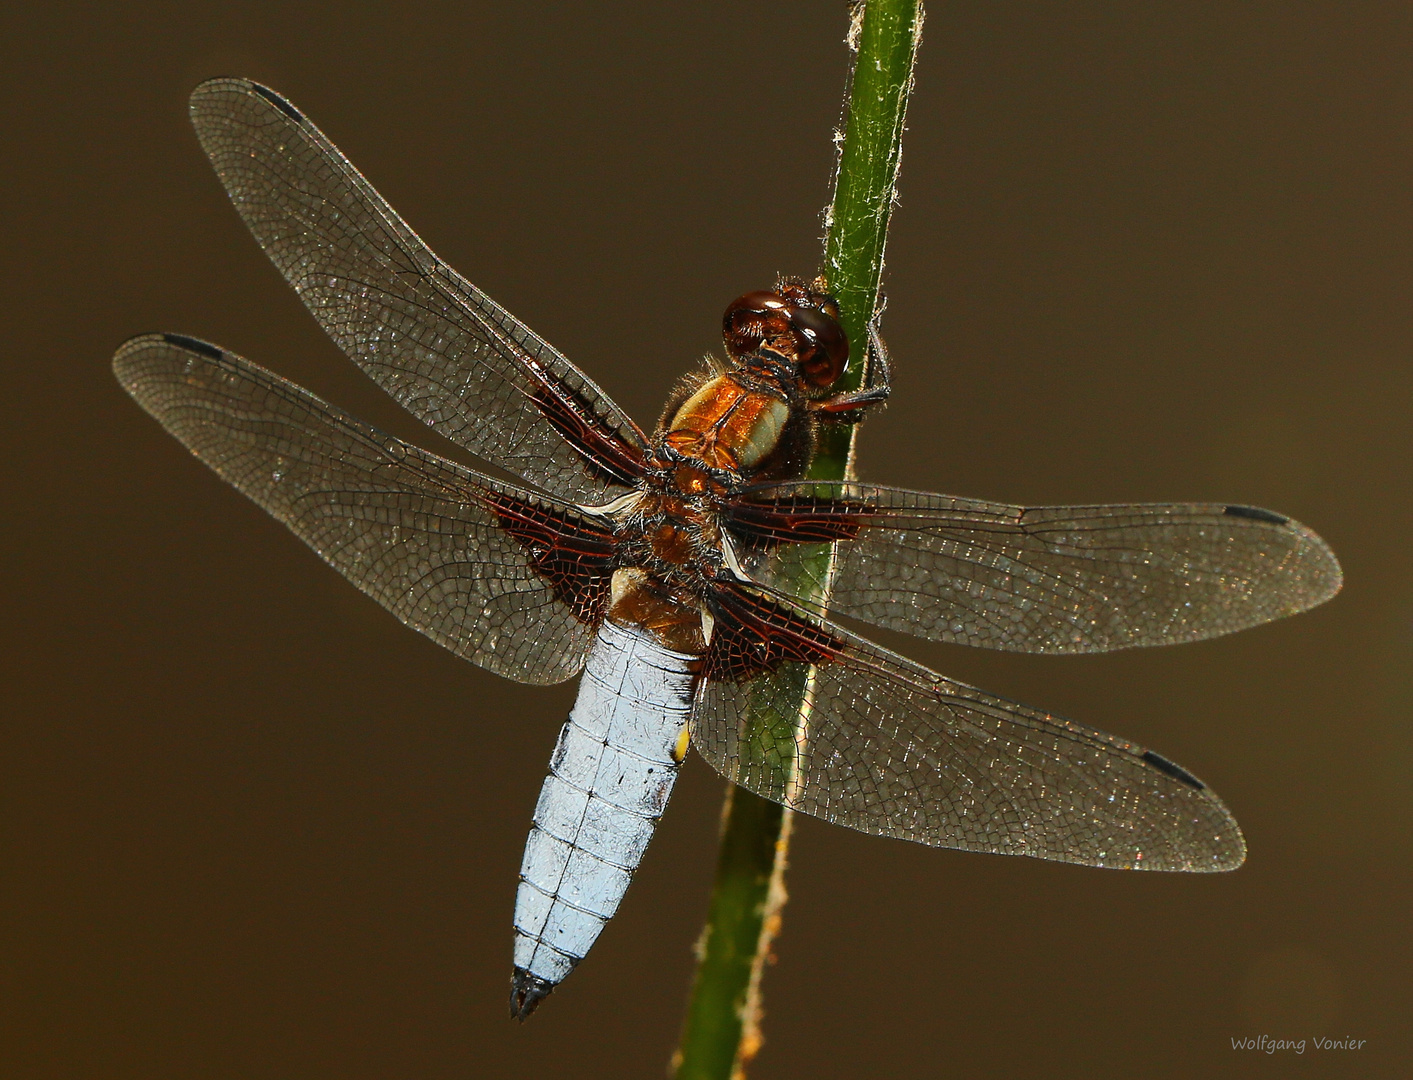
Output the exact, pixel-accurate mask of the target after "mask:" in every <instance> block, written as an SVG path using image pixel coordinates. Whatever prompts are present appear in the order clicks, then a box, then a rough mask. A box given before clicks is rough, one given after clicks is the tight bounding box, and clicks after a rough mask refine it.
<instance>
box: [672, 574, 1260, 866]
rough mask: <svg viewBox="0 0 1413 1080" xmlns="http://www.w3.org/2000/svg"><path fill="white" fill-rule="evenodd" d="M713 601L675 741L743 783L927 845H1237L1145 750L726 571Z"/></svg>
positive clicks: (1120, 859)
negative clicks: (856, 631) (707, 645)
mask: <svg viewBox="0 0 1413 1080" xmlns="http://www.w3.org/2000/svg"><path fill="white" fill-rule="evenodd" d="M718 603H719V610H718V611H717V618H716V625H715V630H714V634H713V637H712V642H711V649H710V652H709V653H708V656H707V661H706V668H705V672H704V674H705V677H704V678H703V680H702V681H701V683H700V684H699V686H698V691H697V699H696V702H695V708H694V711H693V716H692V744H693V745H694V746H695V747H696V748H697V749H698V751H700V752H701V754H702V756H703V757H705V758H706V759H707V761H709V762H710V763H711V764H712V766H713V767H715V768H716V769H717V770H718V771H719V772H720V773H721V774H722V775H723V776H725V777H726V778H727V779H728V780H732V781H734V782H735V783H737V784H740V785H741V786H742V787H744V788H747V789H748V790H750V791H753V792H755V793H756V794H758V795H761V796H764V797H765V798H767V799H772V800H774V801H776V802H780V803H784V804H785V805H786V806H790V807H793V808H794V809H796V810H799V811H802V812H804V813H807V814H812V815H814V816H815V817H821V818H824V819H825V820H826V821H832V822H834V823H835V824H838V825H847V826H848V827H849V828H852V829H858V830H859V831H860V832H866V833H873V834H876V835H882V836H893V837H898V838H900V839H903V840H913V841H916V842H918V843H921V844H928V845H931V846H934V847H950V848H960V849H962V850H965V851H985V852H992V853H995V854H1004V855H1029V856H1032V857H1034V858H1039V859H1053V860H1057V861H1060V862H1071V863H1082V864H1085V865H1089V866H1107V867H1119V868H1127V869H1149V870H1197V871H1203V870H1208V871H1210V870H1231V869H1234V868H1235V867H1237V866H1239V865H1241V862H1242V860H1243V859H1244V858H1245V853H1246V846H1245V842H1244V841H1243V839H1242V836H1241V831H1240V829H1239V828H1238V827H1237V824H1236V821H1235V820H1234V819H1233V818H1232V816H1231V814H1230V813H1229V812H1228V811H1227V809H1226V807H1225V806H1223V805H1222V802H1221V800H1220V799H1218V798H1217V797H1216V796H1215V795H1214V794H1213V793H1212V792H1211V791H1209V790H1207V788H1206V787H1205V786H1203V784H1202V782H1201V781H1200V780H1198V779H1197V778H1196V777H1194V776H1192V775H1191V774H1190V773H1188V772H1187V771H1186V770H1184V769H1182V768H1180V767H1179V766H1177V765H1174V764H1173V763H1172V762H1170V761H1168V760H1166V759H1165V758H1163V757H1161V756H1159V755H1157V754H1155V753H1153V752H1152V751H1150V750H1145V749H1144V748H1143V747H1141V746H1135V745H1134V744H1132V743H1128V742H1124V741H1123V740H1121V739H1116V738H1114V737H1113V736H1112V735H1106V734H1104V733H1103V732H1101V731H1095V730H1093V729H1092V728H1087V727H1083V726H1081V725H1079V724H1076V723H1074V722H1072V721H1069V720H1064V719H1061V718H1060V717H1056V716H1051V715H1049V714H1047V713H1042V712H1039V711H1037V710H1035V709H1031V708H1028V707H1026V706H1024V705H1018V704H1016V703H1015V702H1012V701H1006V700H1004V699H1002V698H998V697H993V696H992V695H990V694H987V693H984V692H983V691H980V690H976V689H974V688H972V687H970V686H964V685H962V684H961V683H958V682H953V681H952V680H951V679H947V678H944V677H943V676H941V675H938V674H935V673H934V672H931V671H928V670H927V669H926V668H923V667H920V666H919V665H917V664H914V663H912V662H910V661H908V660H906V659H904V658H903V657H901V656H898V655H896V654H894V653H890V652H888V651H886V650H884V649H881V648H879V647H877V646H875V645H872V644H870V643H869V642H867V641H864V640H863V639H861V638H858V637H855V636H854V635H852V634H849V633H848V632H847V631H845V630H843V629H841V628H839V627H837V626H833V625H831V624H829V623H820V622H817V621H815V620H814V619H812V618H810V617H809V616H808V615H807V614H806V613H805V612H804V611H803V610H802V609H799V608H796V607H794V606H793V605H787V604H782V603H778V602H775V601H773V600H769V599H765V598H762V597H760V596H756V595H753V594H752V593H751V592H749V591H747V590H743V589H740V588H727V589H725V590H723V591H722V592H721V593H720V594H719V595H718ZM802 690H803V691H804V693H805V696H806V700H807V702H808V707H807V712H806V715H807V719H806V720H805V721H804V722H803V724H802V725H801V724H800V723H799V722H797V719H796V714H797V709H796V706H797V704H798V702H799V701H800V700H801V698H800V694H801V691H802Z"/></svg>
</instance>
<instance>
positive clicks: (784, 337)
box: [721, 278, 849, 390]
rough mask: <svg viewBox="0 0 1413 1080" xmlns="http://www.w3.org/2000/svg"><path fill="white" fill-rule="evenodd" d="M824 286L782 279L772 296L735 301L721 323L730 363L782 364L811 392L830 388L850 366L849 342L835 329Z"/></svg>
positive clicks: (835, 314)
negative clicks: (732, 361)
mask: <svg viewBox="0 0 1413 1080" xmlns="http://www.w3.org/2000/svg"><path fill="white" fill-rule="evenodd" d="M822 286H823V282H822V281H818V280H817V281H815V282H806V281H804V280H803V279H801V278H784V279H782V280H781V281H780V283H779V284H778V285H777V286H776V287H775V290H774V291H768V290H761V291H758V292H749V293H746V294H745V295H744V296H738V297H737V298H736V299H735V300H733V301H731V303H730V305H729V306H728V307H727V308H726V314H725V315H723V316H722V319H721V329H722V337H723V338H724V340H725V342H726V351H727V353H729V354H730V356H731V358H732V359H733V360H736V361H739V362H741V363H745V364H750V363H751V362H752V360H757V361H759V362H762V363H764V364H767V365H769V366H774V365H776V364H779V363H780V362H781V361H782V360H783V361H785V362H786V364H787V365H788V366H789V367H790V369H791V371H792V372H793V374H794V376H795V377H796V378H798V379H800V380H801V381H802V382H804V384H805V385H806V387H807V388H809V389H811V390H825V389H828V388H829V387H831V386H833V385H834V383H835V382H836V381H837V380H838V378H839V377H840V376H841V375H843V374H844V372H845V371H846V370H847V369H848V366H849V338H848V335H846V334H845V333H844V328H843V327H842V326H840V325H839V304H838V301H836V300H835V299H834V297H832V296H830V295H829V294H828V293H826V292H824V291H823V289H822Z"/></svg>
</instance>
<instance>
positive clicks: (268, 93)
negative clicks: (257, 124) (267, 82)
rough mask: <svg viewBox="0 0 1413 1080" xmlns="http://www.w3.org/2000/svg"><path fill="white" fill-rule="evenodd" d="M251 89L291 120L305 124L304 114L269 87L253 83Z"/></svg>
mask: <svg viewBox="0 0 1413 1080" xmlns="http://www.w3.org/2000/svg"><path fill="white" fill-rule="evenodd" d="M250 89H252V90H254V91H255V92H256V93H257V94H259V95H260V96H261V97H262V98H264V99H265V100H266V101H268V102H269V103H270V104H271V105H273V106H274V107H275V108H277V109H279V110H280V112H282V113H284V114H285V115H286V116H288V117H289V118H290V119H291V120H293V121H295V122H296V123H300V124H302V123H304V114H303V113H302V112H300V111H299V110H298V109H296V108H295V107H294V106H293V105H291V104H290V103H289V102H288V101H286V100H285V99H284V98H282V97H280V95H279V94H277V93H275V92H274V91H273V90H271V89H270V88H269V87H268V86H261V85H260V84H259V83H258V82H253V83H251V84H250Z"/></svg>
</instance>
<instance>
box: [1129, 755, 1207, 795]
mask: <svg viewBox="0 0 1413 1080" xmlns="http://www.w3.org/2000/svg"><path fill="white" fill-rule="evenodd" d="M1143 760H1144V761H1146V762H1148V764H1149V765H1152V766H1153V768H1155V769H1157V770H1158V771H1159V772H1165V773H1167V774H1168V775H1169V776H1171V777H1172V778H1173V779H1174V780H1180V781H1182V782H1183V783H1184V784H1186V785H1187V786H1188V787H1190V788H1195V789H1196V790H1198V791H1203V790H1205V789H1206V787H1207V785H1206V784H1204V783H1203V782H1202V781H1201V780H1199V779H1197V777H1195V776H1193V775H1192V774H1191V773H1190V772H1188V771H1187V770H1186V769H1184V768H1183V767H1182V766H1181V765H1174V764H1173V763H1172V762H1171V761H1169V760H1168V759H1167V758H1165V757H1163V755H1162V754H1155V753H1153V751H1152V750H1146V751H1144V753H1143Z"/></svg>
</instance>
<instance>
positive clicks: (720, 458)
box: [662, 372, 791, 472]
mask: <svg viewBox="0 0 1413 1080" xmlns="http://www.w3.org/2000/svg"><path fill="white" fill-rule="evenodd" d="M790 411H791V409H790V403H789V401H788V399H787V398H786V396H785V394H784V392H783V391H780V390H778V389H776V388H774V387H769V388H767V385H765V384H763V383H762V381H760V380H756V379H750V380H749V381H748V380H747V379H746V378H745V377H743V374H742V373H739V372H728V373H727V374H725V375H718V376H716V378H714V379H711V380H710V381H708V382H707V383H706V384H705V385H703V386H702V387H701V388H700V389H698V390H697V392H696V393H694V394H693V395H692V396H691V397H689V398H688V399H687V400H686V401H684V402H683V403H682V405H681V407H680V408H679V409H678V410H677V413H676V415H675V416H673V418H672V420H671V421H670V422H669V424H668V425H667V430H666V432H664V434H663V436H662V440H663V443H664V444H665V445H666V446H667V447H669V448H670V449H672V450H674V451H676V452H677V453H678V454H680V455H681V456H683V457H687V458H694V459H696V460H698V461H700V462H702V464H703V465H705V466H707V467H708V468H710V469H717V470H721V471H724V472H749V471H751V470H753V469H754V468H755V467H756V466H757V465H759V464H760V463H761V462H762V461H763V460H764V459H765V458H767V457H769V456H770V454H771V453H772V452H773V451H774V450H775V448H776V446H777V444H778V443H779V442H780V435H781V432H782V431H783V430H784V428H785V422H786V421H787V420H788V419H789V418H790Z"/></svg>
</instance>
